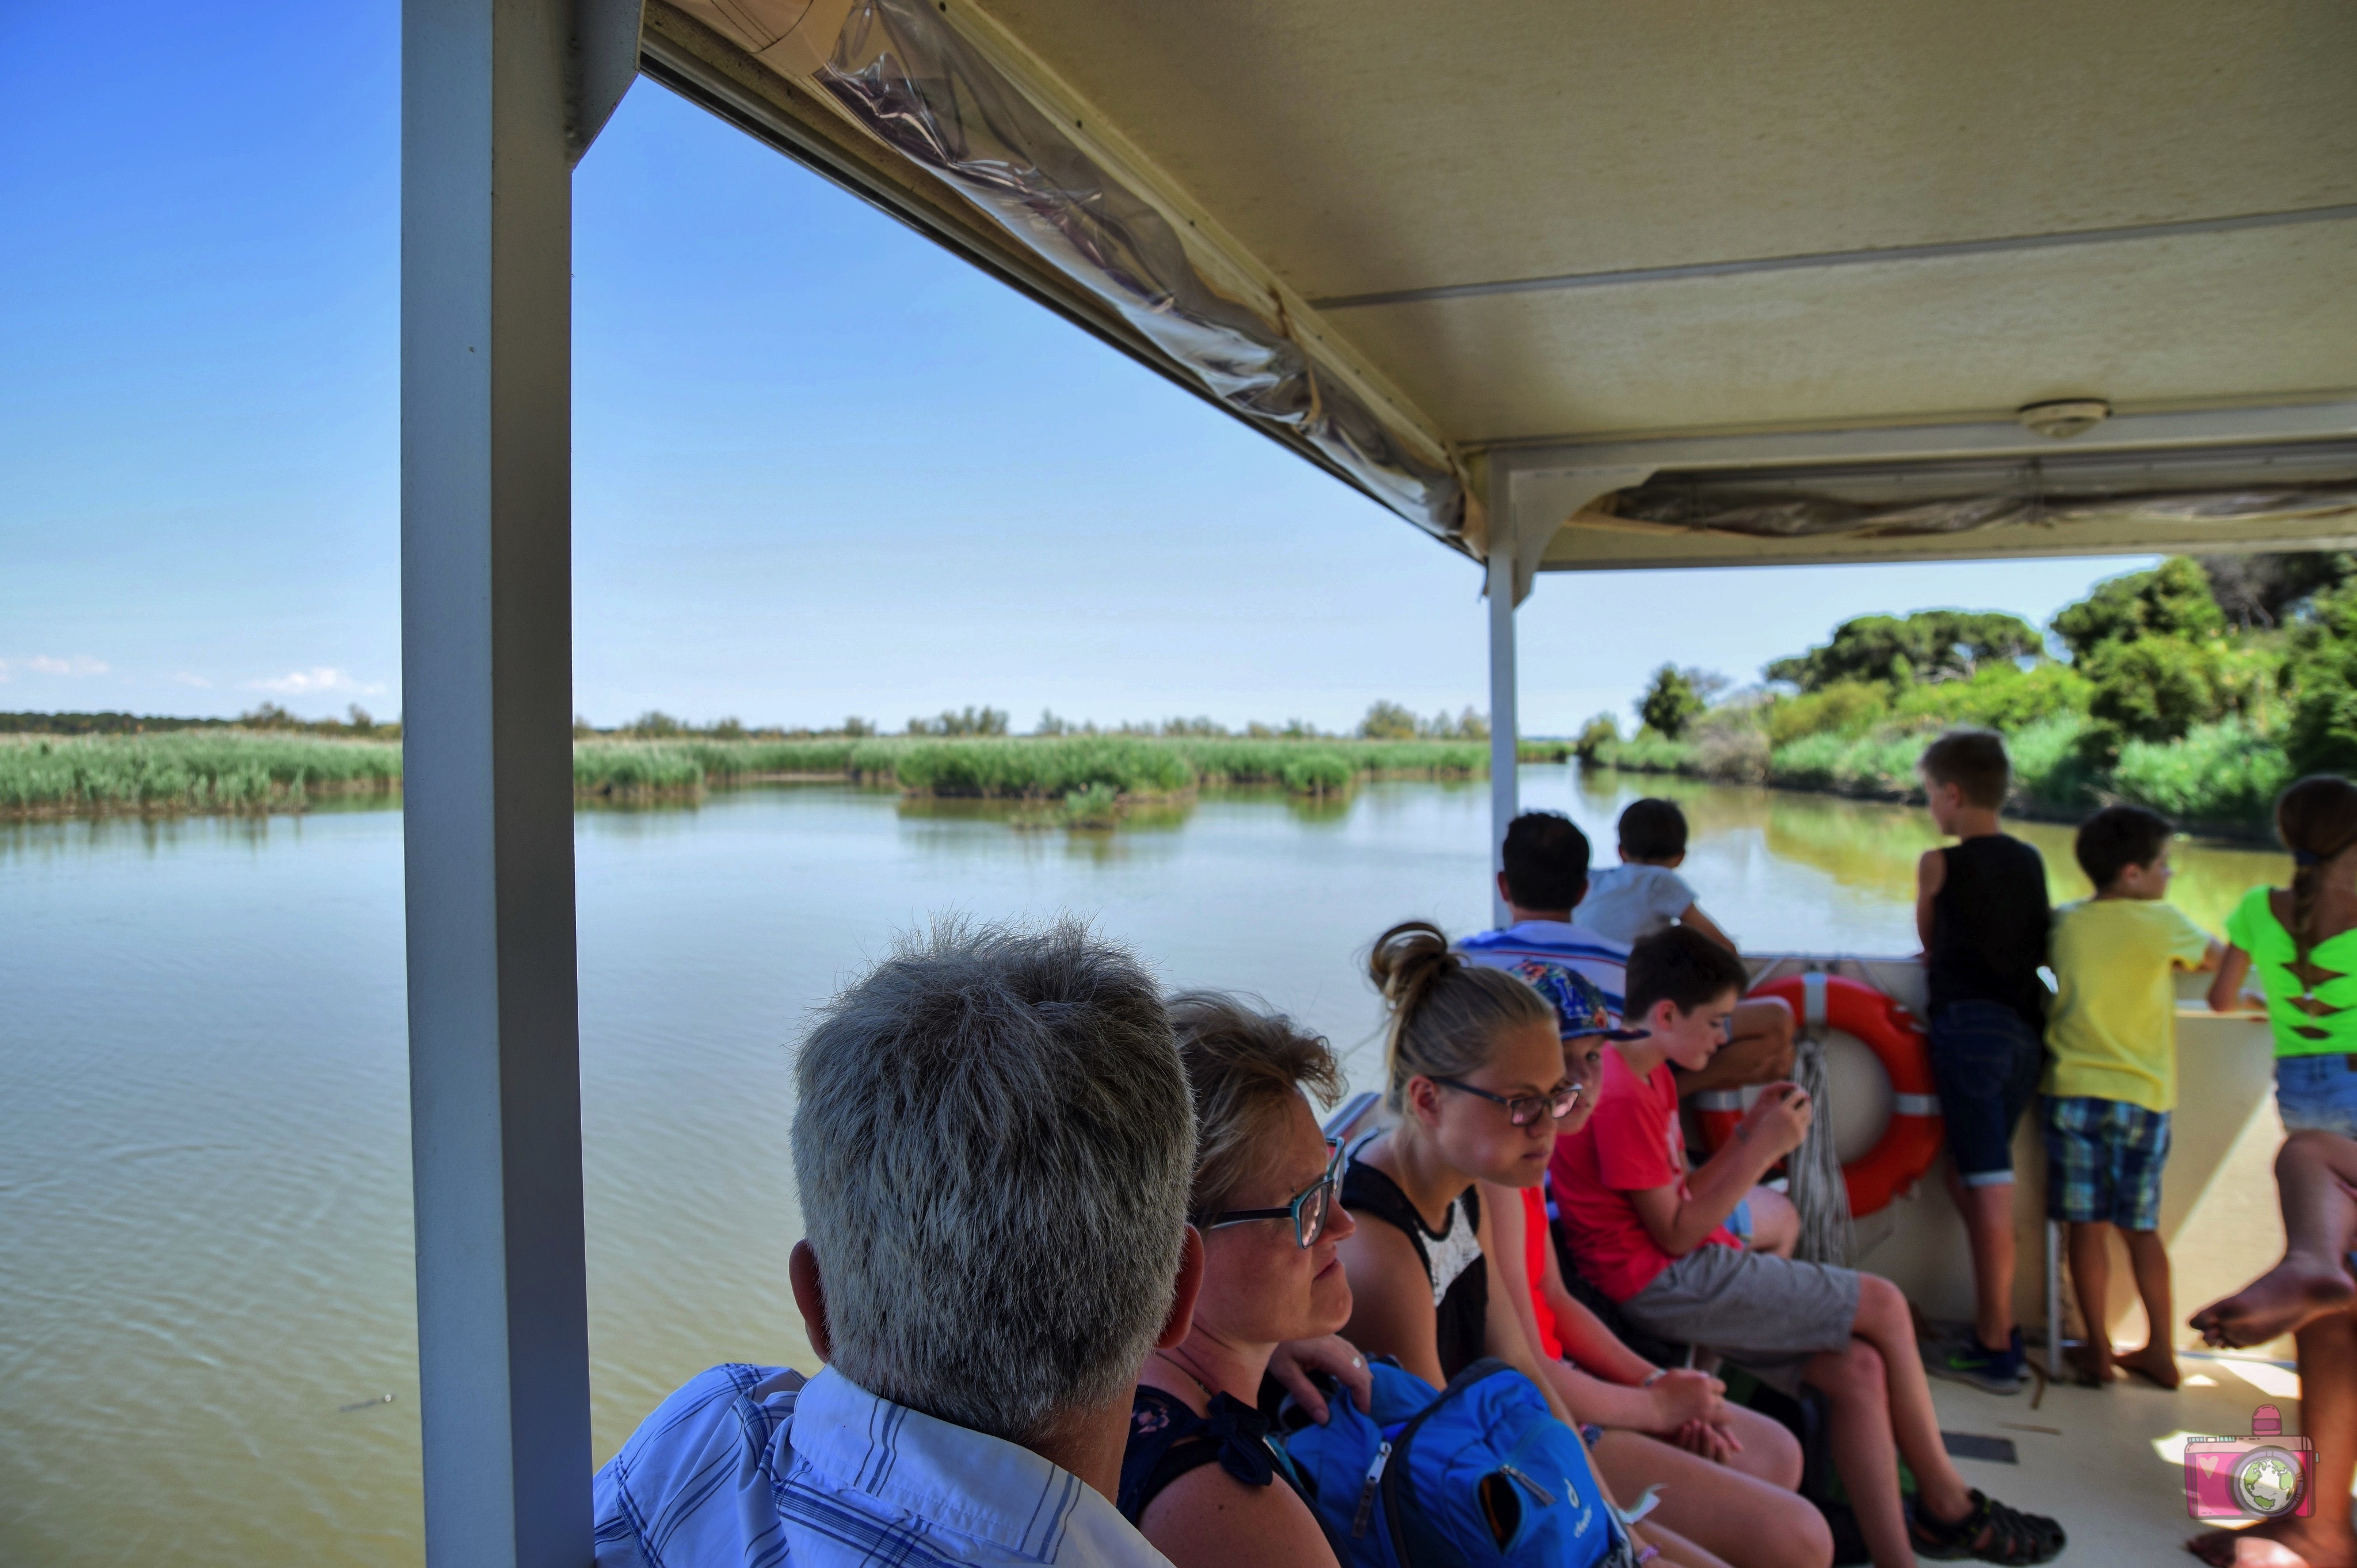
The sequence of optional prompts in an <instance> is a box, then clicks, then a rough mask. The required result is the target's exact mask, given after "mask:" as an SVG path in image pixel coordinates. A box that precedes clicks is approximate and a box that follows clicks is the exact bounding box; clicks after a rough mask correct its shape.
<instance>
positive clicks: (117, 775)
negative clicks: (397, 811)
mask: <svg viewBox="0 0 2357 1568" xmlns="http://www.w3.org/2000/svg"><path fill="white" fill-rule="evenodd" d="M400 782H401V747H400V746H399V745H398V744H396V743H394V742H391V741H365V740H330V739H325V738H321V737H318V736H293V735H271V734H259V733H254V732H250V731H243V730H180V731H174V732H170V733H167V734H162V735H127V736H126V735H95V736H39V735H26V736H0V815H5V816H47V815H83V814H95V813H100V812H107V811H274V810H285V809H288V808H299V807H301V806H302V805H304V804H305V803H306V802H307V800H309V799H310V798H311V797H312V796H314V795H321V794H337V793H347V792H352V791H364V790H390V789H395V788H397V787H398V786H399V784H400Z"/></svg>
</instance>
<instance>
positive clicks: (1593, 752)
mask: <svg viewBox="0 0 2357 1568" xmlns="http://www.w3.org/2000/svg"><path fill="white" fill-rule="evenodd" d="M1618 745H1620V720H1619V719H1616V718H1614V717H1613V716H1612V715H1611V714H1597V715H1596V716H1595V717H1593V718H1591V719H1589V720H1588V721H1587V723H1586V724H1584V725H1580V726H1579V738H1578V739H1577V740H1575V741H1573V742H1572V743H1571V747H1572V750H1574V751H1575V752H1577V753H1578V754H1579V759H1580V760H1581V761H1582V762H1594V761H1595V760H1596V759H1597V757H1598V755H1599V754H1600V753H1601V752H1602V751H1603V750H1604V748H1605V747H1606V746H1618Z"/></svg>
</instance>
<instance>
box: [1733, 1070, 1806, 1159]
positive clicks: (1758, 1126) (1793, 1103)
mask: <svg viewBox="0 0 2357 1568" xmlns="http://www.w3.org/2000/svg"><path fill="white" fill-rule="evenodd" d="M1815 1116H1816V1111H1815V1108H1814V1107H1813V1106H1812V1105H1811V1104H1810V1103H1809V1096H1808V1091H1807V1090H1803V1088H1802V1087H1801V1086H1800V1085H1799V1084H1797V1083H1771V1084H1770V1085H1769V1086H1768V1087H1767V1088H1766V1089H1763V1090H1760V1098H1759V1099H1758V1100H1756V1101H1753V1102H1752V1105H1751V1109H1750V1110H1749V1111H1747V1112H1744V1114H1743V1122H1742V1124H1741V1125H1739V1126H1738V1127H1737V1128H1736V1134H1737V1135H1738V1137H1742V1138H1745V1139H1747V1140H1751V1141H1755V1142H1760V1143H1762V1144H1763V1146H1764V1147H1765V1148H1766V1149H1767V1151H1768V1154H1769V1157H1770V1159H1781V1158H1783V1156H1785V1155H1789V1154H1791V1153H1792V1151H1793V1150H1794V1149H1797V1148H1799V1147H1800V1146H1801V1143H1802V1140H1803V1139H1804V1138H1806V1137H1807V1136H1808V1135H1809V1123H1810V1122H1812V1121H1813V1120H1814V1119H1815Z"/></svg>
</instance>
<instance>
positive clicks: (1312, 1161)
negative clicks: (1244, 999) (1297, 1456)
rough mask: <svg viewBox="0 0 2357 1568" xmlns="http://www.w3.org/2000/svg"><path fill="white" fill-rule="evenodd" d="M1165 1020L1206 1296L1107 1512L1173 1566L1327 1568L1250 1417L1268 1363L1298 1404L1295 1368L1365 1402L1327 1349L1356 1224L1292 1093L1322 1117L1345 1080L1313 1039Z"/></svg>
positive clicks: (1221, 1015) (1179, 1011) (1241, 1022)
mask: <svg viewBox="0 0 2357 1568" xmlns="http://www.w3.org/2000/svg"><path fill="white" fill-rule="evenodd" d="M1170 1014H1171V1021H1172V1023H1173V1024H1174V1025H1175V1026H1176V1027H1177V1030H1178V1036H1179V1055H1180V1057H1181V1058H1182V1059H1183V1060H1184V1061H1185V1063H1186V1066H1187V1081H1188V1087H1189V1090H1191V1091H1192V1093H1193V1095H1194V1100H1195V1123H1196V1149H1195V1180H1194V1189H1193V1192H1192V1194H1191V1197H1190V1198H1189V1219H1191V1220H1192V1221H1193V1223H1194V1225H1195V1228H1196V1230H1199V1231H1200V1232H1201V1234H1202V1238H1203V1284H1202V1289H1201V1292H1200V1294H1198V1295H1197V1297H1196V1298H1195V1316H1194V1324H1193V1326H1192V1327H1191V1328H1190V1329H1189V1332H1188V1335H1187V1337H1186V1338H1185V1339H1184V1340H1183V1341H1181V1342H1180V1343H1179V1344H1178V1345H1176V1346H1173V1347H1171V1348H1168V1349H1167V1350H1157V1351H1155V1352H1154V1353H1153V1354H1152V1355H1151V1356H1149V1357H1148V1358H1147V1359H1146V1366H1145V1368H1144V1369H1142V1370H1141V1371H1140V1373H1139V1376H1138V1384H1137V1391H1136V1394H1135V1402H1134V1405H1133V1407H1132V1415H1131V1423H1130V1435H1129V1445H1128V1449H1127V1451H1126V1453H1125V1456H1124V1459H1123V1462H1122V1473H1121V1496H1120V1498H1118V1499H1117V1501H1118V1503H1119V1505H1120V1508H1121V1511H1122V1512H1123V1513H1124V1514H1125V1515H1126V1516H1127V1517H1128V1519H1129V1520H1130V1521H1131V1522H1132V1523H1134V1524H1135V1525H1136V1526H1137V1528H1138V1529H1139V1530H1141V1531H1143V1532H1144V1533H1145V1535H1146V1540H1148V1541H1152V1542H1153V1543H1154V1546H1155V1548H1156V1549H1157V1551H1159V1552H1161V1553H1162V1554H1163V1555H1164V1556H1166V1557H1168V1558H1169V1559H1170V1561H1171V1562H1172V1563H1175V1564H1177V1568H1262V1565H1266V1568H1279V1565H1283V1568H1334V1564H1335V1561H1336V1554H1335V1552H1334V1551H1333V1549H1332V1548H1331V1547H1330V1546H1329V1544H1328V1542H1327V1540H1326V1536H1325V1532H1324V1529H1323V1527H1322V1526H1321V1525H1320V1524H1319V1523H1318V1516H1317V1515H1316V1514H1315V1513H1314V1512H1313V1511H1311V1509H1310V1507H1309V1505H1308V1502H1306V1501H1305V1500H1304V1499H1303V1498H1302V1497H1301V1495H1300V1493H1299V1490H1298V1488H1297V1485H1296V1481H1295V1477H1294V1475H1293V1473H1292V1471H1291V1470H1290V1469H1289V1468H1288V1467H1287V1466H1286V1461H1285V1458H1284V1455H1283V1452H1282V1450H1280V1449H1278V1448H1277V1447H1275V1445H1274V1444H1270V1443H1269V1442H1268V1441H1267V1433H1268V1430H1269V1429H1268V1423H1267V1422H1266V1420H1265V1417H1264V1416H1263V1415H1262V1413H1261V1411H1260V1410H1259V1408H1258V1402H1259V1397H1260V1389H1261V1380H1262V1377H1263V1375H1264V1374H1265V1373H1266V1372H1268V1371H1269V1370H1270V1369H1271V1363H1272V1358H1275V1359H1276V1370H1277V1374H1278V1375H1279V1376H1280V1377H1281V1378H1282V1379H1283V1380H1285V1381H1286V1382H1287V1383H1289V1384H1292V1385H1294V1386H1295V1387H1296V1388H1297V1391H1299V1392H1302V1393H1305V1394H1308V1393H1309V1385H1308V1382H1307V1381H1306V1380H1303V1379H1302V1378H1300V1377H1299V1375H1298V1372H1297V1366H1298V1365H1299V1364H1302V1363H1308V1364H1310V1365H1314V1366H1317V1367H1318V1368H1319V1369H1330V1370H1332V1371H1335V1372H1336V1373H1338V1374H1339V1375H1340V1377H1341V1378H1342V1380H1343V1381H1344V1382H1346V1383H1351V1382H1355V1383H1356V1384H1357V1385H1358V1387H1359V1388H1360V1389H1361V1391H1362V1392H1361V1399H1362V1400H1363V1398H1364V1394H1363V1390H1364V1388H1365V1387H1366V1373H1365V1369H1364V1363H1363V1362H1362V1360H1361V1358H1360V1357H1359V1355H1358V1354H1357V1352H1356V1351H1354V1350H1352V1349H1351V1348H1350V1347H1349V1346H1347V1345H1344V1344H1342V1343H1341V1342H1340V1340H1336V1339H1333V1338H1331V1336H1332V1335H1333V1333H1334V1331H1335V1330H1336V1329H1338V1328H1340V1327H1341V1326H1342V1324H1343V1322H1344V1321H1345V1320H1346V1319H1347V1318H1349V1316H1351V1282H1350V1280H1349V1278H1348V1277H1347V1276H1346V1275H1345V1274H1344V1273H1343V1271H1342V1265H1341V1263H1340V1261H1339V1259H1338V1258H1337V1257H1336V1250H1337V1248H1338V1247H1339V1246H1340V1244H1341V1243H1343V1242H1345V1241H1347V1240H1349V1239H1350V1236H1351V1231H1352V1230H1354V1229H1355V1228H1356V1227H1355V1226H1354V1225H1353V1223H1352V1221H1351V1217H1350V1216H1349V1215H1348V1214H1346V1213H1345V1212H1343V1210H1342V1208H1341V1206H1340V1204H1339V1203H1337V1202H1335V1201H1334V1198H1335V1186H1336V1182H1337V1178H1338V1175H1339V1151H1337V1150H1335V1149H1333V1148H1332V1147H1330V1146H1329V1144H1327V1142H1326V1140H1325V1137H1324V1135H1323V1134H1322V1133H1319V1131H1318V1118H1317V1116H1316V1115H1315V1114H1314V1113H1313V1112H1311V1110H1310V1107H1309V1101H1308V1099H1306V1098H1305V1097H1304V1093H1303V1091H1304V1090H1307V1091H1308V1093H1310V1094H1314V1095H1316V1096H1317V1097H1318V1100H1319V1101H1321V1102H1322V1103H1325V1104H1329V1105H1330V1104H1332V1103H1333V1101H1335V1099H1336V1098H1338V1097H1339V1096H1340V1093H1341V1090H1342V1077H1341V1072H1340V1069H1338V1068H1337V1067H1336V1065H1335V1062H1334V1058H1333V1056H1332V1054H1331V1053H1330V1052H1329V1051H1328V1049H1327V1048H1326V1042H1325V1041H1323V1040H1321V1039H1318V1038H1317V1037H1316V1036H1310V1035H1305V1034H1303V1033H1301V1032H1300V1031H1298V1030H1297V1029H1296V1028H1295V1027H1294V1026H1292V1024H1291V1023H1290V1022H1288V1021H1287V1020H1286V1019H1284V1018H1281V1017H1273V1016H1270V1015H1265V1014H1262V1013H1258V1012H1254V1011H1253V1010H1252V1009H1250V1008H1248V1007H1245V1006H1243V1005H1242V1004H1239V1003H1237V1002H1236V1001H1234V1000H1232V998H1229V997H1225V996H1220V995H1214V994H1210V993H1188V994H1184V995H1180V996H1178V997H1174V998H1173V999H1172V1000H1171V1004H1170ZM1280 1347H1284V1349H1285V1354H1284V1355H1282V1356H1279V1355H1278V1351H1279V1348H1280ZM1354 1373H1355V1374H1356V1375H1355V1377H1354V1376H1353V1374H1354ZM1315 1398H1316V1396H1315V1395H1314V1394H1313V1395H1310V1399H1306V1400H1305V1403H1308V1402H1310V1400H1314V1399H1315ZM1313 1408H1315V1409H1322V1401H1319V1402H1318V1403H1317V1404H1316V1405H1315V1406H1314V1407H1313Z"/></svg>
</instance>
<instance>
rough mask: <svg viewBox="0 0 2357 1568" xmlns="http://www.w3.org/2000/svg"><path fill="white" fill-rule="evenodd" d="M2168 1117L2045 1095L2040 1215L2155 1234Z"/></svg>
mask: <svg viewBox="0 0 2357 1568" xmlns="http://www.w3.org/2000/svg"><path fill="white" fill-rule="evenodd" d="M2168 1159H2169V1112H2166V1111H2147V1110H2146V1109H2145V1108H2144V1107H2143V1106H2141V1105H2131V1104H2129V1103H2128V1102H2127V1101H2125V1100H2098V1099H2096V1098H2095V1097H2093V1095H2076V1094H2074V1095H2060V1096H2058V1095H2048V1096H2047V1097H2046V1217H2047V1218H2048V1219H2067V1220H2070V1221H2071V1222H2072V1223H2073V1224H2078V1225H2091V1224H2101V1223H2108V1224H2113V1225H2116V1226H2118V1227H2119V1228H2120V1229H2121V1230H2159V1229H2160V1167H2161V1166H2162V1165H2164V1164H2165V1163H2167V1161H2168Z"/></svg>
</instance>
